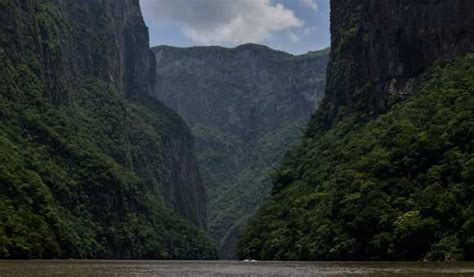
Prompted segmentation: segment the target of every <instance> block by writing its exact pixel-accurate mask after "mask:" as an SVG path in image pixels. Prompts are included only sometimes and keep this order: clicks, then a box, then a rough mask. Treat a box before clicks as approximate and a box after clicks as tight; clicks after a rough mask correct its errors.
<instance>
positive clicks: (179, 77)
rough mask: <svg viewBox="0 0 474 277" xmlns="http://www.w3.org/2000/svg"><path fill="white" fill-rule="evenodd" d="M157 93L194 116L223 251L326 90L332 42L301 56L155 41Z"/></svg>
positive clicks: (229, 250)
mask: <svg viewBox="0 0 474 277" xmlns="http://www.w3.org/2000/svg"><path fill="white" fill-rule="evenodd" d="M153 52H154V53H155V55H156V63H157V71H156V76H157V82H156V87H155V96H156V97H157V98H158V99H160V100H162V101H163V102H164V103H165V104H166V105H167V106H168V107H170V108H172V109H173V110H175V111H177V112H178V113H179V114H180V115H181V116H182V117H183V118H184V120H185V121H186V122H187V123H188V124H189V126H190V127H191V129H192V132H193V134H194V136H195V137H196V143H197V157H198V163H199V167H200V169H201V172H202V173H203V177H204V179H205V183H206V184H207V190H208V194H209V208H208V213H209V222H210V224H209V228H210V232H211V234H212V236H213V237H214V238H215V239H216V240H217V241H218V243H219V248H220V255H221V257H222V258H233V257H235V244H236V242H237V240H238V233H239V230H240V228H241V227H242V225H243V224H244V223H245V222H246V220H247V218H248V217H249V216H250V215H252V214H253V212H254V210H255V208H256V207H257V206H258V205H259V203H260V202H261V201H262V199H263V198H264V197H265V196H266V195H267V194H268V192H269V190H270V184H269V180H268V174H269V172H270V170H271V169H272V168H274V167H275V166H276V165H277V164H278V162H279V160H280V159H281V158H282V157H283V154H284V153H285V151H286V150H287V149H288V148H289V147H290V146H291V145H293V144H294V143H295V142H296V141H297V140H298V137H299V136H300V130H301V129H302V128H303V126H304V124H305V123H306V121H307V120H308V119H309V117H310V115H311V114H312V113H313V112H314V110H315V107H316V105H317V104H318V102H319V100H320V99H321V98H322V96H323V90H324V85H325V68H326V63H327V59H328V55H327V52H328V51H327V50H324V51H319V52H312V53H308V54H306V55H301V56H293V55H290V54H287V53H284V52H281V51H275V50H272V49H270V48H268V47H265V46H261V45H255V44H246V45H242V46H239V47H236V48H233V49H227V48H222V47H192V48H175V47H169V46H159V47H155V48H153Z"/></svg>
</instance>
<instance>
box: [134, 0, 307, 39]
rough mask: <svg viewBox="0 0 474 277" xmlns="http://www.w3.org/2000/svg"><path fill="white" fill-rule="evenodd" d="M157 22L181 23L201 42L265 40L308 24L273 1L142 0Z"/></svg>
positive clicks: (148, 16) (187, 33) (145, 10)
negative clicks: (275, 33) (280, 32)
mask: <svg viewBox="0 0 474 277" xmlns="http://www.w3.org/2000/svg"><path fill="white" fill-rule="evenodd" d="M140 3H141V6H142V10H143V14H144V16H145V18H146V19H147V20H150V21H152V22H153V23H154V24H157V25H159V24H169V23H173V24H178V25H179V26H180V27H181V30H182V31H183V33H184V35H185V36H186V37H188V38H189V39H191V40H193V41H194V42H195V43H197V44H227V45H237V44H242V43H246V42H255V43H261V42H263V41H265V40H266V39H268V38H269V37H270V36H271V34H272V33H274V32H279V31H291V30H292V29H294V28H299V27H302V26H303V25H304V23H303V21H302V20H301V19H299V18H297V17H296V16H295V14H294V12H293V11H292V10H290V9H288V8H286V7H284V6H283V5H282V4H273V3H272V2H270V0H141V1H140Z"/></svg>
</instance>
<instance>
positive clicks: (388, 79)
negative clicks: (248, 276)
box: [239, 0, 474, 260]
mask: <svg viewBox="0 0 474 277" xmlns="http://www.w3.org/2000/svg"><path fill="white" fill-rule="evenodd" d="M343 2H344V3H343ZM343 2H341V1H336V0H334V1H331V33H332V46H331V54H330V55H331V56H330V63H329V65H328V79H327V86H326V95H325V98H324V99H323V101H322V104H321V105H320V106H319V109H318V111H317V112H316V114H315V115H314V116H313V119H312V120H311V122H310V124H309V126H308V128H307V130H306V134H305V136H304V138H303V141H302V142H301V144H300V145H299V146H297V147H295V148H294V149H293V150H291V151H290V152H289V153H287V155H286V157H285V159H284V161H283V163H282V165H281V167H280V168H279V169H278V170H277V171H276V172H275V174H274V178H273V180H274V186H273V190H272V195H271V197H269V199H268V200H266V201H265V203H264V204H263V205H262V206H261V208H260V209H259V211H258V213H257V215H256V216H255V217H254V218H253V219H251V222H250V223H249V225H248V226H247V227H246V229H245V231H244V232H243V234H242V240H241V242H240V245H239V254H240V256H241V258H249V257H250V258H254V259H265V260H463V259H467V260H470V259H473V258H474V225H473V220H474V213H473V211H474V210H473V207H474V202H473V199H472V195H473V192H474V191H473V189H474V175H473V173H474V171H473V168H474V167H473V165H474V164H473V163H474V154H473V147H474V120H473V118H474V56H473V54H469V53H472V52H474V49H473V45H474V36H473V34H472V32H469V31H468V30H469V28H471V29H472V26H473V23H474V18H473V16H472V14H473V13H472V12H473V11H474V5H473V2H470V1H423V2H421V1H397V0H389V1H375V0H374V1H371V0H365V1H355V0H354V1H343Z"/></svg>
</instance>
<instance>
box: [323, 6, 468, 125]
mask: <svg viewBox="0 0 474 277" xmlns="http://www.w3.org/2000/svg"><path fill="white" fill-rule="evenodd" d="M473 10H474V3H473V2H472V1H469V0H454V1H445V0H423V1H416V0H413V1H412V0H409V1H407V0H389V1H377V0H364V1H356V0H354V1H352V0H351V1H337V0H335V1H332V2H331V33H332V41H331V45H332V52H331V63H330V65H329V67H328V85H327V98H326V100H325V101H324V104H323V105H324V108H322V109H321V111H322V112H324V115H322V116H321V118H320V119H319V120H318V122H319V123H318V124H320V125H321V127H323V126H325V127H326V128H327V127H328V126H330V125H331V124H332V122H333V121H334V119H335V118H336V117H337V116H338V114H339V113H345V112H356V113H357V112H358V113H362V114H364V115H366V116H372V117H373V116H376V115H378V114H380V113H382V112H384V111H385V110H386V109H387V107H388V106H390V105H391V104H393V102H396V101H397V99H399V98H406V94H407V93H409V92H410V91H411V88H412V87H413V85H414V83H413V82H414V81H415V79H416V78H417V77H418V76H419V75H420V74H421V73H422V72H424V71H425V69H426V68H427V67H428V66H429V65H431V64H432V63H433V62H434V61H436V60H440V59H441V60H450V59H452V58H454V57H456V56H459V55H462V54H465V53H469V52H473V51H474V43H473V41H474V29H473V28H474V27H473V26H474V14H473V12H472V11H473ZM315 122H316V121H315Z"/></svg>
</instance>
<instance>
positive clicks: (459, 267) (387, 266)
mask: <svg viewBox="0 0 474 277" xmlns="http://www.w3.org/2000/svg"><path fill="white" fill-rule="evenodd" d="M4 276H61V277H69V276H390V277H392V276H420V277H421V276H423V277H433V276H436V277H441V276H474V263H396V262H253V263H250V262H249V263H246V262H237V261H109V260H107V261H103V260H101V261H93V260H81V261H79V260H67V261H63V260H54V261H51V260H48V261H0V277H4Z"/></svg>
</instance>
